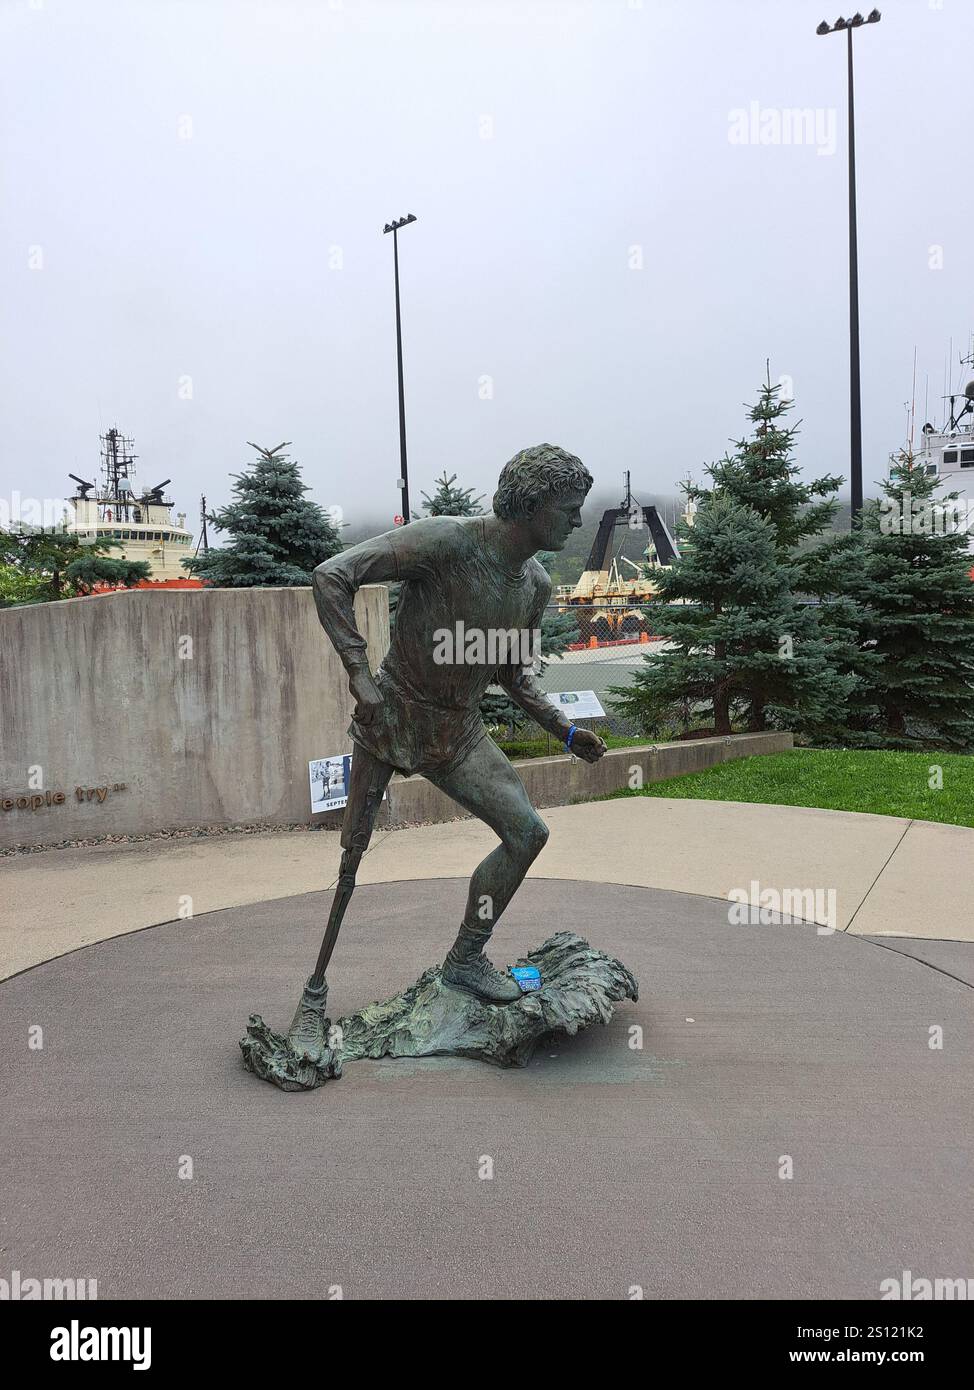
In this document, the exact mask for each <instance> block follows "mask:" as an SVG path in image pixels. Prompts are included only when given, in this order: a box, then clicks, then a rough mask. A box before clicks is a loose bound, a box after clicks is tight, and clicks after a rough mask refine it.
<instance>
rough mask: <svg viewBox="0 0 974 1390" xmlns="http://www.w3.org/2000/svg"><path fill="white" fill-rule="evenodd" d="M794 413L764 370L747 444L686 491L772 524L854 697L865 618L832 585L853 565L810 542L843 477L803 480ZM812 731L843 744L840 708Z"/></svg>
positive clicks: (833, 549) (824, 522)
mask: <svg viewBox="0 0 974 1390" xmlns="http://www.w3.org/2000/svg"><path fill="white" fill-rule="evenodd" d="M793 408H794V405H793V402H792V401H790V400H785V399H783V398H782V395H781V388H780V386H778V385H773V384H772V382H771V371H770V364H769V365H768V370H767V378H766V380H765V382H764V384H763V385H762V386H761V388H760V393H759V398H758V402H757V404H756V405H754V406H752V407H751V408H750V409H749V410H748V419H749V420H750V421H751V423H752V424H753V425H754V431H753V434H752V436H751V438H749V439H741V440H738V441H737V442H736V443H735V445H734V448H733V452H732V453H731V454H729V455H727V456H725V457H724V458H723V459H722V460H721V461H720V462H719V463H716V464H713V465H712V466H711V467H710V468H708V470H707V472H708V474H709V475H710V478H711V480H712V483H713V487H712V488H710V489H706V488H701V487H694V486H692V485H691V486H690V487H688V488H687V489H686V491H687V494H688V496H689V497H690V498H692V499H694V500H696V501H702V500H704V499H705V498H707V497H711V496H713V495H715V494H716V493H720V494H723V495H724V496H727V497H730V498H731V499H732V500H733V501H735V502H737V503H739V504H740V505H741V506H745V507H751V508H753V510H754V511H756V512H757V513H758V515H759V516H762V517H764V518H765V519H766V520H767V521H769V522H770V523H771V525H772V527H773V528H774V539H775V546H776V549H777V551H778V554H779V556H780V557H781V559H783V560H784V561H786V562H787V563H788V564H790V565H792V566H793V567H794V574H793V578H792V586H793V588H794V589H795V590H796V592H801V593H802V594H804V595H806V596H807V597H808V598H809V599H817V600H818V603H817V604H816V606H815V608H814V617H813V621H814V622H816V623H817V624H818V631H819V636H820V637H821V640H822V641H823V642H824V644H825V651H826V655H827V657H828V661H829V665H830V666H831V667H832V668H833V670H834V671H835V672H836V673H837V675H839V676H840V677H841V678H842V679H841V682H840V685H841V688H843V689H845V690H847V691H849V692H850V693H851V691H852V690H854V689H855V688H856V687H857V686H858V685H859V684H860V681H861V677H862V674H863V671H864V666H865V665H868V658H866V660H865V662H864V659H863V656H862V651H861V646H860V643H859V629H860V626H861V622H862V618H863V614H862V610H861V607H860V606H859V605H858V604H857V603H856V602H855V600H854V599H853V598H852V597H851V596H850V594H849V591H848V590H843V589H841V588H840V587H837V585H836V582H835V581H836V579H837V577H838V575H839V574H848V571H849V566H850V564H851V565H852V567H853V568H854V567H855V561H854V558H853V557H852V556H851V555H850V553H849V551H848V547H847V545H845V543H844V538H843V540H838V541H837V540H835V539H834V538H831V537H830V538H829V539H828V540H825V541H821V540H820V541H819V542H818V543H817V544H816V543H815V541H816V538H818V537H820V536H821V535H822V533H823V532H824V531H826V530H828V529H829V527H830V524H831V523H832V521H833V518H834V516H835V512H836V508H837V502H836V498H835V494H836V492H837V491H838V488H839V486H840V484H841V482H842V479H841V477H839V476H838V475H837V474H825V475H823V476H822V477H820V478H816V479H814V480H813V481H811V482H807V483H806V482H803V481H802V479H801V476H800V472H801V471H800V469H799V467H798V465H797V463H796V462H795V459H794V450H795V439H796V437H797V435H798V426H797V425H789V424H787V422H786V417H787V416H788V414H789V412H790V411H791V410H792V409H793ZM816 727H817V734H816V741H822V740H826V741H829V742H836V741H842V740H843V739H844V738H845V736H846V734H847V733H848V732H849V731H848V726H847V720H846V710H845V708H844V707H834V708H833V709H832V711H831V718H830V719H829V720H828V721H827V722H826V723H824V724H818V725H817V726H816ZM795 732H796V733H799V732H806V733H807V732H809V729H808V728H807V727H806V726H798V725H796V728H795ZM854 741H856V742H862V740H861V739H856V740H854Z"/></svg>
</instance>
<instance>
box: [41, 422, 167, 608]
mask: <svg viewBox="0 0 974 1390" xmlns="http://www.w3.org/2000/svg"><path fill="white" fill-rule="evenodd" d="M101 446H102V449H101V475H102V476H101V481H100V482H99V483H95V482H90V483H89V482H86V481H85V479H84V478H79V477H78V476H77V474H75V473H69V474H68V476H69V477H70V478H71V479H72V480H73V481H74V482H75V483H76V484H77V491H76V493H75V495H74V496H73V497H71V498H69V499H68V500H69V502H70V505H71V507H72V508H73V510H74V517H73V519H72V518H70V517H69V518H68V520H67V529H68V531H70V532H74V533H75V534H78V535H81V536H85V537H87V538H89V539H93V538H96V537H97V538H104V539H106V540H114V541H118V542H119V546H120V548H119V549H116V550H112V551H110V552H108V553H109V554H111V555H114V556H119V557H123V558H124V559H126V560H145V561H147V562H148V564H149V566H150V568H151V571H152V580H153V582H155V583H160V582H166V581H172V580H175V579H180V580H185V579H186V577H187V576H186V571H185V570H184V569H183V566H182V561H183V560H184V559H186V558H188V557H189V556H190V555H191V553H192V552H191V550H190V546H191V544H192V540H193V533H192V532H191V531H189V530H187V528H186V514H185V513H184V512H179V513H177V517H176V523H175V524H173V520H172V509H173V506H174V503H173V501H172V499H171V498H168V497H167V496H166V493H165V489H166V487H167V485H168V484H169V483H170V482H171V481H172V479H171V478H165V479H163V481H162V482H161V483H157V484H156V485H155V487H151V488H142V489H139V488H137V486H136V483H135V460H136V458H137V455H136V454H135V453H134V451H133V450H134V440H132V439H130V438H128V437H127V436H126V435H123V434H122V433H121V431H120V430H119V429H118V428H117V427H115V426H114V425H113V426H112V428H111V429H110V430H108V432H107V433H106V434H103V435H102V436H101Z"/></svg>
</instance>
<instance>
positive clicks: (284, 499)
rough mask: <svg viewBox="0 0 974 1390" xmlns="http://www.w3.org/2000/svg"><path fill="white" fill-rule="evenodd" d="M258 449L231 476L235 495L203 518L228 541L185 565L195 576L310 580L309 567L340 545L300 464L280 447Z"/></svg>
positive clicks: (243, 583)
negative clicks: (313, 497) (246, 465)
mask: <svg viewBox="0 0 974 1390" xmlns="http://www.w3.org/2000/svg"><path fill="white" fill-rule="evenodd" d="M250 447H251V448H252V449H256V450H257V459H256V460H255V461H254V462H252V463H251V465H250V467H249V468H247V469H245V471H244V472H243V473H240V474H236V475H234V477H235V481H234V484H233V491H234V493H235V494H236V500H235V501H233V502H231V503H230V504H229V505H228V506H226V507H223V508H221V509H220V510H219V511H217V512H213V513H212V514H208V516H207V520H208V521H210V522H211V524H212V525H213V526H215V527H216V529H217V530H218V531H225V532H227V534H228V535H229V537H230V542H229V544H228V545H226V546H224V547H223V548H221V549H219V550H210V551H208V552H207V553H206V554H205V555H198V556H196V557H194V558H193V559H190V560H184V561H183V564H184V566H185V567H186V569H188V570H189V571H190V572H191V573H192V574H194V575H195V576H196V577H197V578H198V579H205V580H208V581H209V583H211V584H214V585H217V586H218V587H223V588H241V587H253V586H255V585H266V586H269V587H287V586H293V585H304V584H310V583H311V571H312V570H313V569H314V568H315V566H316V565H320V564H321V562H322V560H327V559H328V558H329V557H330V556H332V555H335V554H337V553H338V551H339V550H341V548H342V543H341V537H340V535H339V532H338V528H337V527H336V526H335V524H334V522H333V521H332V520H331V518H330V517H329V516H328V514H327V512H325V511H323V510H322V508H321V507H319V506H318V504H317V503H316V502H311V501H309V500H308V499H307V498H306V497H305V495H304V494H305V493H306V492H307V491H308V488H307V486H306V485H305V484H304V483H303V482H302V481H301V473H300V469H299V467H298V465H297V463H295V462H294V461H293V460H292V459H290V458H289V457H288V455H287V454H286V453H284V452H283V451H284V450H285V449H286V448H287V447H288V445H287V444H286V443H284V444H278V446H277V447H276V448H275V449H264V448H261V447H260V446H259V445H257V444H251V445H250Z"/></svg>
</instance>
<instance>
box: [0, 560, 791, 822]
mask: <svg viewBox="0 0 974 1390" xmlns="http://www.w3.org/2000/svg"><path fill="white" fill-rule="evenodd" d="M356 613H357V616H358V624H359V629H360V631H361V632H362V634H363V635H364V636H365V638H366V641H367V642H368V646H369V658H370V661H371V664H372V667H373V670H374V669H375V667H376V666H377V665H378V663H379V661H380V660H381V659H382V657H383V655H384V654H385V650H386V647H387V646H388V633H389V607H388V590H387V589H386V588H385V586H384V585H370V586H368V587H366V588H363V589H362V590H361V591H360V592H359V594H358V597H357V600H356ZM350 716H351V699H350V697H349V694H348V688H347V681H346V677H345V672H344V669H343V667H342V665H341V662H340V661H339V660H338V657H337V656H336V655H335V653H334V651H333V650H332V647H331V644H330V643H329V642H328V640H327V638H326V637H325V634H324V633H323V632H322V630H321V627H320V625H319V623H318V618H317V614H316V613H315V608H314V601H313V599H312V596H311V590H310V589H213V590H205V589H204V590H194V589H172V590H164V591H158V592H152V591H151V590H131V591H128V592H123V593H117V594H106V595H104V596H101V597H98V598H85V599H68V600H66V601H64V602H62V603H43V604H37V605H35V606H31V607H25V608H9V609H4V610H0V808H2V807H5V809H0V846H2V847H7V846H11V845H18V844H28V845H30V844H56V843H57V842H59V841H62V840H73V839H86V838H88V837H97V836H104V835H123V834H126V835H132V834H141V833H144V832H151V831H154V830H168V829H175V828H178V827H181V826H189V825H222V824H242V823H246V822H247V821H266V822H271V823H278V824H288V823H301V822H305V823H306V822H309V821H311V820H312V819H314V820H315V821H318V822H321V823H323V824H324V825H325V826H329V827H330V826H337V825H339V824H340V823H341V817H342V812H340V811H338V812H331V813H327V814H325V815H319V816H315V817H313V818H312V816H311V813H310V798H309V789H308V763H309V761H310V760H311V759H312V758H320V757H326V756H328V755H330V754H334V753H345V752H348V751H350V749H351V742H350V740H349V738H348V736H347V734H346V732H345V731H346V729H347V727H348V721H349V718H350ZM791 746H792V738H791V735H790V734H740V735H737V736H735V737H733V738H729V739H723V738H711V739H696V740H692V741H690V742H687V743H669V744H661V745H659V746H652V745H646V746H645V747H643V748H625V749H616V750H614V751H612V752H610V753H608V754H607V755H606V757H605V758H603V759H602V761H601V762H600V763H597V764H595V765H594V766H589V764H587V763H583V762H581V761H579V760H577V759H573V758H570V757H568V756H566V755H561V756H557V757H551V758H534V759H527V760H525V761H523V762H520V763H518V764H517V767H518V771H519V773H520V775H521V777H522V779H523V781H524V783H525V785H526V787H527V790H528V794H529V796H530V797H531V800H532V801H533V802H534V804H535V805H537V806H559V805H564V804H566V803H569V802H572V801H589V800H592V799H593V798H595V797H598V796H604V795H605V794H606V793H607V792H611V791H615V790H617V789H618V788H620V787H624V786H626V785H627V784H628V781H629V776H630V769H631V768H632V767H633V766H634V765H636V764H638V765H639V766H640V767H641V768H642V771H643V776H644V779H645V781H647V782H651V781H658V780H660V779H661V778H664V777H674V776H676V775H677V774H679V773H681V772H695V771H698V770H700V769H701V768H705V767H712V766H713V765H714V764H715V763H718V762H723V761H725V760H726V759H728V758H737V757H746V756H748V755H749V754H752V753H771V752H778V751H780V750H781V749H784V748H790V747H791ZM32 769H34V771H33V772H32ZM32 781H33V783H34V785H33V786H32V785H31V783H32ZM79 792H80V795H79ZM25 800H26V804H23V803H24V802H25ZM18 801H19V802H21V803H22V804H20V805H18V804H17V803H18ZM7 803H12V804H7ZM38 803H39V804H38ZM460 814H461V812H460V809H459V807H457V806H456V805H455V803H454V802H452V801H451V800H450V799H449V798H448V797H446V796H444V795H443V793H442V792H440V791H438V790H437V789H436V788H435V787H434V786H433V785H432V784H431V783H429V782H427V781H426V779H425V778H423V777H410V778H403V777H394V778H393V780H392V782H391V783H390V785H389V797H388V800H387V802H386V803H385V804H384V805H383V809H382V812H381V813H380V818H379V824H380V825H410V824H416V823H417V822H421V821H442V820H450V819H452V818H454V817H455V816H457V815H460Z"/></svg>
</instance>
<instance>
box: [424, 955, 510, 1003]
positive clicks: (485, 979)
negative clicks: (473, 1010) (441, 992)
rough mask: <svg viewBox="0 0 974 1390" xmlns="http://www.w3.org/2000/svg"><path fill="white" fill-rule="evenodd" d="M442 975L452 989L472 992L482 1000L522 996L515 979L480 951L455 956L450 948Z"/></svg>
mask: <svg viewBox="0 0 974 1390" xmlns="http://www.w3.org/2000/svg"><path fill="white" fill-rule="evenodd" d="M442 979H443V983H444V984H447V985H450V987H451V988H452V989H459V990H462V991H463V992H464V994H472V995H473V996H474V998H475V999H482V1000H483V1001H484V1003H485V1004H513V1002H514V1000H515V999H520V997H521V990H520V987H519V986H518V984H517V981H516V980H514V979H512V978H511V976H510V975H504V974H502V973H501V972H500V971H499V970H495V968H494V967H493V966H492V965H491V963H490V961H489V960H488V959H487V957H486V956H485V955H484V954H483V953H480V954H478V955H476V956H474V957H473V958H472V959H467V960H458V959H457V957H456V955H455V954H454V952H453V951H451V952H450V954H449V955H448V956H447V958H446V961H445V962H444V965H443V971H442Z"/></svg>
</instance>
